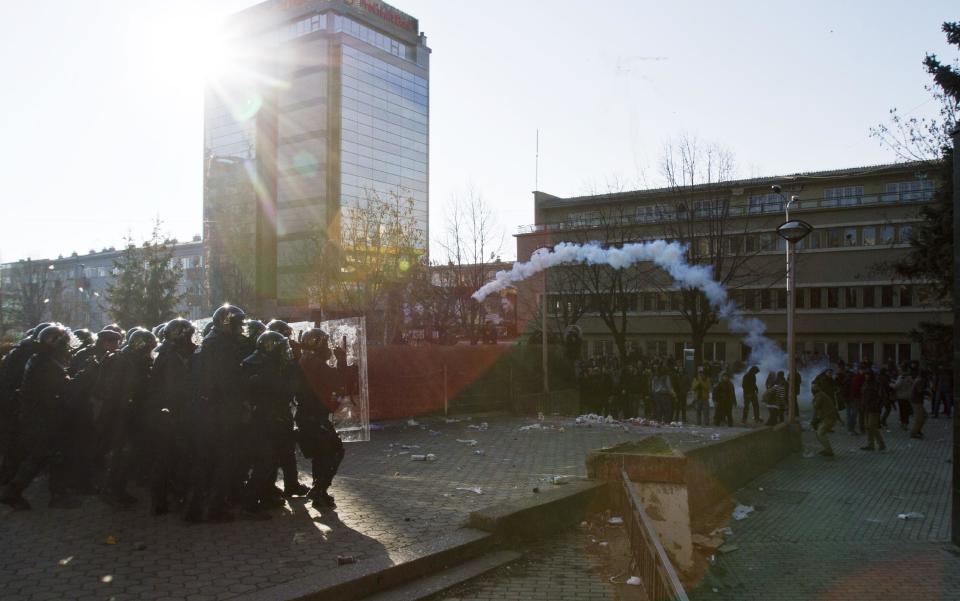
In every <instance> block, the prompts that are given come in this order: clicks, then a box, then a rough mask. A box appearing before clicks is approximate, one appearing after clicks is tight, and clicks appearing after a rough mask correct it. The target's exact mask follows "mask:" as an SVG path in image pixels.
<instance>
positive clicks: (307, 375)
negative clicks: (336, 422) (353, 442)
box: [296, 328, 344, 509]
mask: <svg viewBox="0 0 960 601" xmlns="http://www.w3.org/2000/svg"><path fill="white" fill-rule="evenodd" d="M301 344H302V347H303V355H302V356H301V357H300V361H299V365H300V371H301V380H300V386H299V387H298V390H297V416H296V424H297V427H298V429H299V432H298V438H297V442H298V443H299V444H300V450H301V451H302V452H303V454H304V456H305V457H307V458H309V459H310V464H311V469H312V472H313V488H312V489H311V490H310V492H309V493H308V494H307V496H308V497H310V498H311V499H312V500H313V504H314V506H315V507H318V508H329V509H335V508H336V506H337V505H336V503H335V502H334V499H333V496H332V495H330V492H329V488H330V485H331V483H332V482H333V477H334V476H335V475H336V473H337V469H338V468H339V467H340V462H341V461H343V455H344V449H343V441H341V440H340V435H339V434H337V431H336V429H335V428H334V426H333V423H332V422H331V421H330V414H331V413H333V412H335V411H336V410H337V408H338V403H337V401H336V394H337V391H338V390H339V388H340V383H339V381H338V376H337V370H336V369H334V368H333V367H331V366H330V365H329V364H328V363H327V361H328V360H329V359H330V354H331V351H330V337H329V336H328V335H327V333H326V332H324V331H323V330H321V329H319V328H313V329H311V330H309V331H307V332H306V333H305V334H304V335H303V339H302V341H301Z"/></svg>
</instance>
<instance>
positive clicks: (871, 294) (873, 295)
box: [861, 286, 877, 308]
mask: <svg viewBox="0 0 960 601" xmlns="http://www.w3.org/2000/svg"><path fill="white" fill-rule="evenodd" d="M861 295H862V297H863V306H864V307H865V308H871V307H875V306H876V305H877V291H876V289H875V288H874V287H873V286H864V287H863V288H862V289H861Z"/></svg>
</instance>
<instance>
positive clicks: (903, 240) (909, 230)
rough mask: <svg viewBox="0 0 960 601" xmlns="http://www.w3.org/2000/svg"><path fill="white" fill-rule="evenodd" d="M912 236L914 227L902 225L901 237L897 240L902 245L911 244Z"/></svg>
mask: <svg viewBox="0 0 960 601" xmlns="http://www.w3.org/2000/svg"><path fill="white" fill-rule="evenodd" d="M911 235H913V227H911V226H909V225H901V226H900V236H899V237H898V238H897V242H899V243H900V244H910V236H911Z"/></svg>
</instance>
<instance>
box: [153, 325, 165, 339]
mask: <svg viewBox="0 0 960 601" xmlns="http://www.w3.org/2000/svg"><path fill="white" fill-rule="evenodd" d="M166 327H167V324H166V323H159V324H157V325H155V326H153V329H152V330H150V332H151V333H152V334H153V335H154V336H156V337H157V341H158V342H163V337H164V336H165V335H166V333H165V331H164V328H166Z"/></svg>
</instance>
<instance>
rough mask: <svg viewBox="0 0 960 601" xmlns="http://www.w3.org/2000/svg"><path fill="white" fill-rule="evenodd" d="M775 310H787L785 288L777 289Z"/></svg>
mask: <svg viewBox="0 0 960 601" xmlns="http://www.w3.org/2000/svg"><path fill="white" fill-rule="evenodd" d="M777 308H778V309H786V308H787V289H786V288H777Z"/></svg>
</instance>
